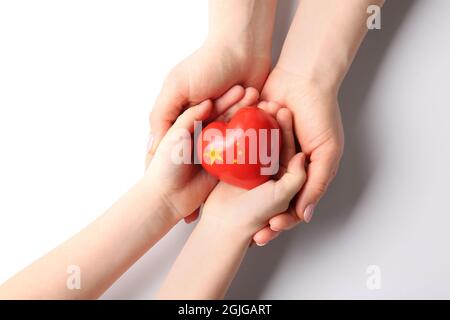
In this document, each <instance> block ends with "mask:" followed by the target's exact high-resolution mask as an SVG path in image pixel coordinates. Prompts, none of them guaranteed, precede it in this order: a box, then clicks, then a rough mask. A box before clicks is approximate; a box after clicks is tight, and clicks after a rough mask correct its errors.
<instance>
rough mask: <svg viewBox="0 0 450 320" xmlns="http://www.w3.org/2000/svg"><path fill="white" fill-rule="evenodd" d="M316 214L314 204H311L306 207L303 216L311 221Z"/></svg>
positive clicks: (307, 220) (307, 221) (306, 220)
mask: <svg viewBox="0 0 450 320" xmlns="http://www.w3.org/2000/svg"><path fill="white" fill-rule="evenodd" d="M313 215H314V205H313V204H310V205H309V206H307V207H306V209H305V212H304V213H303V218H304V220H305V222H306V223H309V222H310V221H311V219H312V217H313Z"/></svg>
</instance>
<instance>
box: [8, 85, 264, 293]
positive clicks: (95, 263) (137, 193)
mask: <svg viewBox="0 0 450 320" xmlns="http://www.w3.org/2000/svg"><path fill="white" fill-rule="evenodd" d="M255 91H256V90H255V89H247V90H244V88H242V87H239V86H236V87H233V88H232V89H230V90H229V91H228V92H226V93H225V94H224V95H223V96H222V97H220V98H219V99H217V100H215V101H213V102H212V101H210V100H206V101H204V102H202V103H201V104H199V105H197V106H194V107H192V108H189V109H188V110H186V111H185V112H184V113H183V114H182V115H181V116H180V117H178V119H177V120H176V121H175V123H174V124H173V125H172V127H171V128H170V130H169V131H168V132H167V134H166V135H165V137H164V139H163V140H162V141H161V143H160V147H159V148H158V151H157V153H156V154H155V156H154V158H153V161H152V163H151V165H150V166H149V167H148V169H147V170H146V172H145V175H144V176H143V177H142V178H141V179H140V180H139V181H138V182H137V183H136V184H135V185H134V186H133V187H132V188H131V189H130V190H129V191H128V192H127V193H126V194H125V195H124V196H122V197H121V198H120V199H119V200H118V201H117V202H116V203H115V204H114V205H112V207H111V208H109V209H108V210H107V211H106V212H105V213H104V214H103V215H102V216H100V217H99V218H98V219H97V220H95V221H94V222H93V223H91V224H90V225H89V226H87V227H86V228H85V229H83V230H82V231H80V232H79V233H78V234H76V235H75V236H73V237H72V238H70V239H69V240H67V241H66V242H64V243H63V244H61V245H60V246H58V247H57V248H56V249H54V250H52V251H50V252H49V253H48V254H46V255H45V256H43V257H42V258H40V259H38V260H37V261H36V262H34V263H32V264H31V265H30V266H28V267H26V268H25V269H24V270H22V271H20V272H19V273H18V274H16V275H15V276H13V277H12V278H11V279H9V280H8V281H7V282H6V283H4V284H3V285H1V286H0V299H95V298H98V297H99V296H100V295H101V294H102V293H103V292H104V291H105V290H106V289H108V288H109V287H110V286H111V285H112V284H113V283H114V281H116V280H117V279H118V278H119V277H120V275H122V274H123V273H124V272H125V271H126V270H127V269H128V268H129V267H130V266H131V265H132V264H133V263H134V262H136V260H137V259H139V258H140V257H141V256H142V255H143V254H144V253H145V252H147V251H148V250H149V249H150V248H151V247H152V246H153V245H154V244H155V243H156V242H157V241H158V240H159V239H161V238H162V237H163V236H164V235H165V234H166V233H167V232H168V231H169V230H170V229H171V228H172V227H173V226H174V225H175V224H176V223H177V222H178V221H180V220H182V219H183V218H184V217H186V216H188V215H189V214H191V212H192V211H193V210H195V208H197V207H198V206H200V204H201V203H202V202H204V201H205V200H206V197H207V196H208V194H209V193H210V192H211V190H212V189H213V188H214V186H215V185H216V184H217V180H216V179H215V178H213V177H212V176H210V175H208V174H207V173H206V172H205V171H203V170H201V168H200V167H199V166H198V165H197V166H194V165H190V164H182V165H177V164H175V163H173V162H172V161H171V152H172V150H173V148H174V146H175V145H176V144H177V143H178V142H179V138H180V134H181V132H184V133H186V132H192V131H193V129H194V128H193V126H194V121H195V120H198V121H200V120H206V119H207V118H209V117H210V116H211V115H212V114H213V112H212V111H213V110H215V112H217V111H219V115H220V114H222V113H224V112H225V111H227V110H228V109H230V108H238V107H239V106H240V105H241V104H244V105H245V104H246V103H248V102H250V103H255V102H256V99H258V96H257V95H256V96H255V94H254V93H255ZM189 139H190V136H189ZM192 189H195V190H196V191H197V192H196V193H195V195H193V194H192V192H191V190H192ZM72 265H76V266H78V267H79V268H80V271H81V288H80V289H79V290H69V289H68V287H67V279H68V274H67V268H68V267H69V266H72Z"/></svg>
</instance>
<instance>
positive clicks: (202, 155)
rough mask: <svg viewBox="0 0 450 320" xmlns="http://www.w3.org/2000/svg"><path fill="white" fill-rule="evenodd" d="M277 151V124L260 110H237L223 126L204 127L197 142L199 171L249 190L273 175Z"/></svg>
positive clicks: (279, 135)
mask: <svg viewBox="0 0 450 320" xmlns="http://www.w3.org/2000/svg"><path fill="white" fill-rule="evenodd" d="M280 149H281V134H280V127H279V125H278V122H277V121H276V120H275V119H274V118H273V117H272V116H271V115H269V114H268V113H266V112H265V111H264V110H262V109H260V108H257V107H254V106H251V107H244V108H241V109H239V110H238V111H237V112H236V113H235V115H234V116H233V118H232V119H231V120H230V122H229V123H228V124H227V123H225V122H221V121H215V122H212V123H210V124H209V125H207V126H206V127H205V128H204V129H203V130H202V132H201V134H200V136H199V138H198V140H197V157H198V159H200V160H201V164H202V166H203V168H204V169H205V170H206V171H207V172H209V173H210V174H212V175H213V176H215V177H217V178H219V179H220V180H222V181H225V182H227V183H229V184H232V185H235V186H238V187H241V188H245V189H252V188H254V187H256V186H258V185H260V184H262V183H264V182H266V181H267V180H269V179H270V177H271V176H272V175H274V174H276V173H277V171H278V168H279V156H280Z"/></svg>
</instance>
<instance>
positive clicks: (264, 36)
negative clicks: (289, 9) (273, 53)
mask: <svg viewBox="0 0 450 320" xmlns="http://www.w3.org/2000/svg"><path fill="white" fill-rule="evenodd" d="M276 3H277V1H276V0H209V33H208V39H209V40H210V41H224V42H227V43H231V44H234V45H236V44H237V45H239V46H243V49H247V50H253V51H256V52H259V53H261V54H268V55H270V49H271V44H272V33H273V26H274V22H275V13H276Z"/></svg>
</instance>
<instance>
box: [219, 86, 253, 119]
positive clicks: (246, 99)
mask: <svg viewBox="0 0 450 320" xmlns="http://www.w3.org/2000/svg"><path fill="white" fill-rule="evenodd" d="M258 98H259V92H258V90H256V89H255V88H252V87H249V88H246V89H245V93H244V96H243V97H242V99H241V100H239V101H238V102H237V103H236V104H234V105H233V106H232V107H230V108H229V109H227V110H226V111H225V112H224V113H223V114H222V115H221V116H220V117H219V118H218V120H219V121H225V122H227V121H229V120H230V119H231V117H232V116H233V115H234V114H235V113H236V112H237V111H238V110H239V109H241V108H242V107H248V106H251V105H255V104H256V103H257V102H258Z"/></svg>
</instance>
